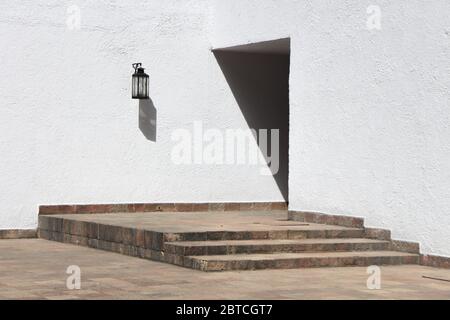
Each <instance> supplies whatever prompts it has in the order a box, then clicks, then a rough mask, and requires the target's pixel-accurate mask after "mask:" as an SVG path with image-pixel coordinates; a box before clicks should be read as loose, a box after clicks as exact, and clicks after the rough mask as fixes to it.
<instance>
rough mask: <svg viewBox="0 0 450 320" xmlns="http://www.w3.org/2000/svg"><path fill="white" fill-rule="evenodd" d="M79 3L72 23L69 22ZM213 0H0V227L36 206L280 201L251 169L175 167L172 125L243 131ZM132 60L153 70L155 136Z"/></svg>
mask: <svg viewBox="0 0 450 320" xmlns="http://www.w3.org/2000/svg"><path fill="white" fill-rule="evenodd" d="M73 4H75V5H77V6H78V7H79V8H80V10H81V11H80V12H81V28H80V30H70V29H69V28H68V27H67V25H66V20H67V18H68V14H67V11H66V10H67V8H68V7H69V6H70V5H73ZM209 12H210V7H209V2H208V1H207V0H204V1H201V0H196V1H175V0H173V1H164V3H162V2H161V1H147V0H145V1H144V0H143V1H136V0H127V1H87V0H86V1H70V2H69V1H67V2H66V1H60V0H54V1H32V0H30V1H20V2H18V1H13V0H11V1H9V0H8V1H1V2H0V48H1V50H0V61H1V62H0V74H1V75H2V76H1V77H0V106H1V109H2V115H1V117H0V154H1V157H0V168H1V177H2V183H1V192H0V203H1V206H2V207H1V213H0V229H8V228H33V227H36V225H37V207H38V205H39V204H62V203H68V204H70V203H129V202H132V203H133V202H145V203H147V202H216V201H217V202H226V201H282V200H283V197H282V195H281V193H280V191H279V190H278V187H277V185H276V183H275V182H274V180H273V178H272V177H271V176H262V175H260V170H259V168H258V167H255V166H247V165H236V166H230V165H175V164H173V162H172V161H171V158H170V155H171V150H172V147H173V145H174V143H175V142H174V141H172V140H171V133H172V132H173V130H175V129H178V128H187V129H192V127H193V126H192V123H193V122H194V121H203V123H204V128H205V130H206V129H208V128H220V129H226V128H230V129H235V128H246V127H247V125H246V122H245V120H244V118H243V116H242V113H241V111H240V110H239V107H238V106H237V104H236V102H235V100H234V98H233V95H232V94H231V91H230V88H229V87H228V84H227V83H226V81H225V78H224V76H223V74H222V72H221V70H220V68H219V66H218V64H217V62H216V60H215V58H214V56H213V54H212V53H211V51H210V49H211V42H210V40H209V33H208V30H209V29H208V25H209V23H210V19H209ZM133 62H142V63H143V64H144V66H145V67H146V68H147V69H146V71H148V73H149V74H150V96H151V98H152V101H153V103H154V106H155V108H156V110H157V141H156V142H153V141H149V140H147V139H146V138H145V137H144V135H143V134H142V133H141V131H140V130H139V128H138V126H139V121H138V117H139V106H138V101H137V100H132V99H131V93H130V84H131V83H130V81H131V74H132V68H131V64H132V63H133Z"/></svg>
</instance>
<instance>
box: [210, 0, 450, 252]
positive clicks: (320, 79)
mask: <svg viewBox="0 0 450 320" xmlns="http://www.w3.org/2000/svg"><path fill="white" fill-rule="evenodd" d="M374 4H375V5H378V6H379V7H380V9H381V13H382V16H381V17H382V19H381V26H382V29H381V30H371V31H369V30H368V29H367V27H366V21H367V18H368V16H369V15H368V14H367V12H366V9H367V7H368V6H369V5H374ZM215 8H216V10H215V11H214V13H215V17H214V20H215V21H216V22H217V24H216V25H215V26H214V28H213V36H212V37H211V38H212V39H213V43H214V46H217V47H220V46H223V45H234V44H241V43H246V42H253V41H262V40H270V39H274V38H282V37H286V36H290V37H291V75H290V159H289V160H290V168H289V170H290V171H289V187H290V189H289V207H290V209H292V210H312V211H319V212H325V213H334V214H344V215H351V216H361V217H364V218H366V224H367V225H369V226H376V227H383V228H388V229H391V230H392V231H393V237H394V238H397V239H404V240H411V241H418V242H420V244H421V246H422V250H423V251H424V252H426V253H432V254H440V255H446V256H450V241H449V239H450V143H449V142H450V121H449V120H450V109H449V102H450V92H449V89H450V19H449V18H448V14H449V12H450V2H449V1H446V0H434V1H426V2H425V1H420V0H414V1H411V0H408V1H406V0H404V1H376V2H374V1H359V0H346V1H278V0H277V1H256V0H255V1H238V0H235V1H231V0H230V1H219V0H217V1H216V6H215Z"/></svg>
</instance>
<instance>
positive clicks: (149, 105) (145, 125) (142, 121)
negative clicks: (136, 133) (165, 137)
mask: <svg viewBox="0 0 450 320" xmlns="http://www.w3.org/2000/svg"><path fill="white" fill-rule="evenodd" d="M156 119H157V111H156V108H155V106H154V105H153V101H152V99H150V98H148V99H140V100H139V129H140V130H141V132H142V134H143V135H144V137H145V138H146V139H147V140H150V141H153V142H156Z"/></svg>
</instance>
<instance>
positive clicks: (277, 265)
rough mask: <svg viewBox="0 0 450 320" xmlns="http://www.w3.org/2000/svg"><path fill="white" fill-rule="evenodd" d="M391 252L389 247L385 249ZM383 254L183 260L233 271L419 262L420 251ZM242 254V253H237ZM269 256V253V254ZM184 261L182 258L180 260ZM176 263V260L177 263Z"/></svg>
mask: <svg viewBox="0 0 450 320" xmlns="http://www.w3.org/2000/svg"><path fill="white" fill-rule="evenodd" d="M385 252H389V251H385ZM379 253H380V255H379V256H358V255H357V253H355V255H354V256H345V257H339V256H337V257H325V256H324V257H291V258H277V259H248V258H247V259H246V257H245V256H246V255H240V257H237V259H235V260H217V259H215V258H214V257H212V258H211V259H208V258H205V257H196V256H186V257H184V260H183V262H182V263H183V265H182V266H184V267H187V268H192V269H197V270H201V271H231V270H260V269H294V268H299V269H300V268H317V267H346V266H369V265H377V266H381V265H399V264H419V263H420V255H417V254H405V253H399V254H398V255H383V251H380V252H379ZM236 256H239V255H236ZM268 256H269V255H268ZM176 262H177V263H180V261H176ZM177 263H175V264H177Z"/></svg>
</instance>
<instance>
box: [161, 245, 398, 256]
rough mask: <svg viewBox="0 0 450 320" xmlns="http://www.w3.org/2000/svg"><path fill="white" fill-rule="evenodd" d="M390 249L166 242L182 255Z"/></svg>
mask: <svg viewBox="0 0 450 320" xmlns="http://www.w3.org/2000/svg"><path fill="white" fill-rule="evenodd" d="M381 250H389V243H329V244H328V243H327V244H295V245H291V244H281V245H240V246H234V245H231V246H226V245H221V246H184V245H174V244H165V245H164V251H165V252H166V253H170V254H176V255H181V256H206V255H228V254H252V253H280V252H285V253H289V252H290V253H298V252H326V251H330V252H336V251H381Z"/></svg>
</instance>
